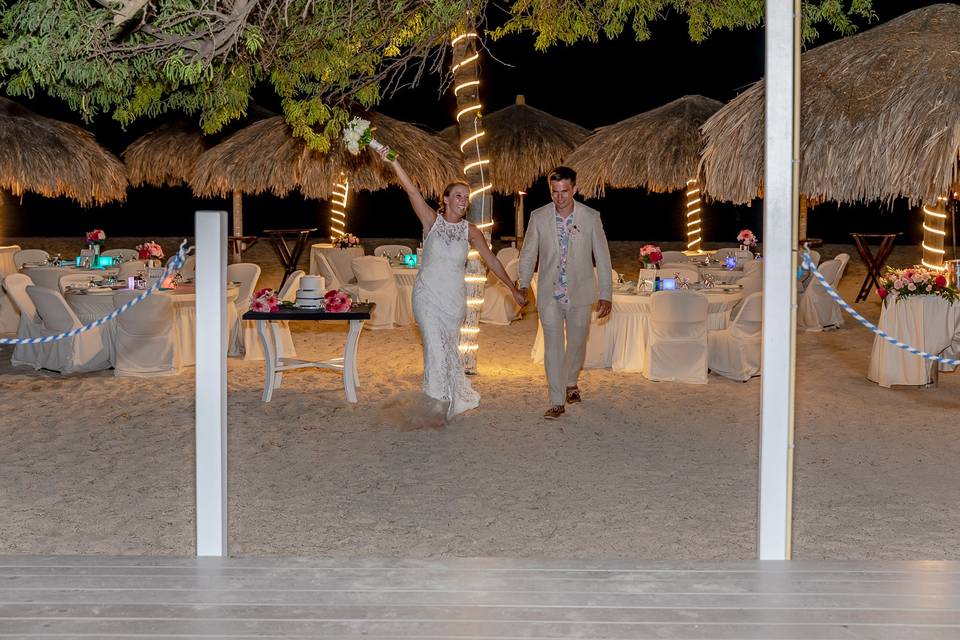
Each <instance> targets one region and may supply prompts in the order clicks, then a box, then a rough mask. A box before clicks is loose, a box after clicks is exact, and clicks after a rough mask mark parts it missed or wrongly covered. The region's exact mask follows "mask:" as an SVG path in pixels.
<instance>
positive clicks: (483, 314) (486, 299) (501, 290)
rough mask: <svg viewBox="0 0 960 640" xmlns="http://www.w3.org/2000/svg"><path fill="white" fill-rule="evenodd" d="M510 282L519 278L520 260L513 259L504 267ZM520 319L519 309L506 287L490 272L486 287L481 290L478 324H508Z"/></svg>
mask: <svg viewBox="0 0 960 640" xmlns="http://www.w3.org/2000/svg"><path fill="white" fill-rule="evenodd" d="M505 268H506V270H507V275H508V276H510V280H511V282H516V281H517V279H518V278H520V260H519V259H514V260H512V261H511V262H510V264H508V265H506V267H505ZM519 317H520V307H519V305H517V302H516V300H514V299H513V294H512V293H510V289H508V288H507V285H505V284H503V283H502V282H500V278H498V277H497V276H496V275H494V274H493V272H492V271H491V272H490V274H489V275H488V276H487V286H486V287H484V289H483V309H481V310H480V322H485V323H487V324H500V325H506V324H510V323H511V322H513V321H514V320H516V319H517V318H519Z"/></svg>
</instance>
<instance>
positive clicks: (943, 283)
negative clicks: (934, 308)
mask: <svg viewBox="0 0 960 640" xmlns="http://www.w3.org/2000/svg"><path fill="white" fill-rule="evenodd" d="M933 283H934V284H935V285H937V286H938V287H940V288H941V289H943V288H944V287H946V286H947V279H946V278H945V277H943V276H937V277H936V278H934V279H933Z"/></svg>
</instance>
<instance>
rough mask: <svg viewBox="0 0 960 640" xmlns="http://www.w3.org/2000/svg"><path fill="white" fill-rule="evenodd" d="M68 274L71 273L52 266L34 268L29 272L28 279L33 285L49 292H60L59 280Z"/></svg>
mask: <svg viewBox="0 0 960 640" xmlns="http://www.w3.org/2000/svg"><path fill="white" fill-rule="evenodd" d="M68 273H73V272H72V271H71V270H69V269H65V268H63V267H52V266H47V267H36V268H34V269H30V271H29V274H30V279H31V280H33V284H34V285H36V286H38V287H43V288H44V289H50V290H51V291H60V278H62V277H63V276H65V275H67V274H68Z"/></svg>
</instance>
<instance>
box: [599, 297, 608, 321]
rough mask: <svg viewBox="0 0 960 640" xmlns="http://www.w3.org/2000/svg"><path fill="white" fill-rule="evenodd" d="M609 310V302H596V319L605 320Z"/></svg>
mask: <svg viewBox="0 0 960 640" xmlns="http://www.w3.org/2000/svg"><path fill="white" fill-rule="evenodd" d="M610 309H611V305H610V301H609V300H597V318H606V317H607V316H608V315H610Z"/></svg>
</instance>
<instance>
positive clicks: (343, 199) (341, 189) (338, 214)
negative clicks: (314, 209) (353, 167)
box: [330, 171, 350, 242]
mask: <svg viewBox="0 0 960 640" xmlns="http://www.w3.org/2000/svg"><path fill="white" fill-rule="evenodd" d="M349 192H350V181H349V180H347V176H346V175H345V174H344V173H343V172H342V171H341V172H340V179H339V181H337V182H335V183H334V185H333V189H332V190H331V193H332V196H331V197H330V241H331V242H333V241H335V240H336V239H337V238H339V237H340V236H342V235H344V234H345V233H346V232H347V194H348V193H349Z"/></svg>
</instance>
